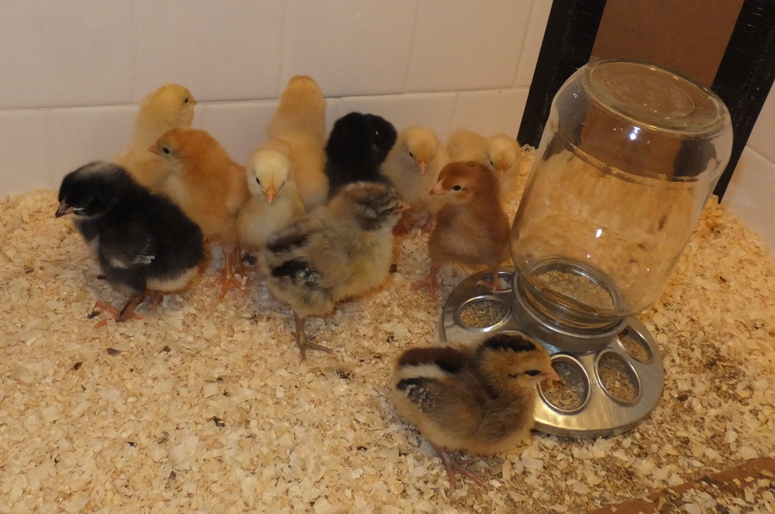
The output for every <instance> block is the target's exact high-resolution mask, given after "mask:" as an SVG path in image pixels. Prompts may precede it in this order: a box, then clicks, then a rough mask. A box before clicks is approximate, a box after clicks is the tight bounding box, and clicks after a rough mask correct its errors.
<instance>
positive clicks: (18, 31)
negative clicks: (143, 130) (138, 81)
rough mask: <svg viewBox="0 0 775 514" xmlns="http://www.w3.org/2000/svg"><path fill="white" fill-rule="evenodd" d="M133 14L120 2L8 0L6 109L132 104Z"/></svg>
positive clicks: (0, 50)
mask: <svg viewBox="0 0 775 514" xmlns="http://www.w3.org/2000/svg"><path fill="white" fill-rule="evenodd" d="M131 17H132V4H131V3H130V2H124V1H122V0H105V1H100V2H92V1H90V0H68V1H67V2H50V1H47V0H30V1H23V2H3V4H2V16H0V70H1V71H0V77H2V80H3V85H2V91H0V108H19V107H59V106H68V105H104V104H115V103H126V102H128V101H129V100H130V99H131V89H132V26H131V23H130V20H131Z"/></svg>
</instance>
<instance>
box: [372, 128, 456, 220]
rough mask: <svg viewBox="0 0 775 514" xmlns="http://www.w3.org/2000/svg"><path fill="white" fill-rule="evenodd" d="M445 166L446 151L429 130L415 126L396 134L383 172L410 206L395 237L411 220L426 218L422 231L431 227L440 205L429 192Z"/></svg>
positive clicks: (441, 203)
mask: <svg viewBox="0 0 775 514" xmlns="http://www.w3.org/2000/svg"><path fill="white" fill-rule="evenodd" d="M448 162H449V156H448V155H447V150H446V149H445V148H444V146H443V145H442V144H441V141H439V138H438V137H436V134H434V132H433V131H432V130H431V129H429V128H427V127H420V126H414V127H409V128H408V129H406V130H404V131H402V132H401V133H400V134H398V140H397V141H396V144H395V145H394V146H393V149H392V150H390V153H388V156H387V159H385V162H384V164H383V165H382V172H383V173H384V174H385V176H387V178H388V179H390V182H392V183H393V185H394V186H395V188H396V190H397V191H398V194H400V195H401V198H403V199H404V200H405V201H406V202H408V203H409V205H410V206H411V210H410V211H409V212H407V215H406V216H404V218H403V219H402V223H400V224H399V226H398V227H397V229H398V230H397V232H398V233H404V232H406V231H407V230H408V228H411V225H412V224H413V221H414V220H416V219H419V218H422V217H423V216H425V217H426V220H425V224H424V225H423V227H422V228H423V231H425V230H427V229H428V228H429V227H430V226H431V224H432V221H433V215H434V214H435V213H436V212H437V211H438V210H439V209H440V208H441V206H442V205H443V202H442V201H441V199H440V198H439V197H438V196H431V195H429V194H428V191H430V190H431V189H432V188H433V186H434V185H436V181H437V180H438V177H439V172H440V171H441V169H442V168H443V167H444V166H446V165H447V163H448Z"/></svg>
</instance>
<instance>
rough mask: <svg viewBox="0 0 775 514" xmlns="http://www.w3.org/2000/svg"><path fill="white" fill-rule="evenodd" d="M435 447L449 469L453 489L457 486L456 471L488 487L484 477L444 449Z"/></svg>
mask: <svg viewBox="0 0 775 514" xmlns="http://www.w3.org/2000/svg"><path fill="white" fill-rule="evenodd" d="M434 449H435V450H436V453H437V454H438V456H439V458H440V459H441V463H442V464H444V469H446V470H447V475H448V476H449V486H450V487H451V488H452V489H454V488H456V487H457V478H456V477H455V474H456V473H460V474H461V475H464V476H466V477H468V478H470V479H471V480H473V481H474V482H475V483H476V485H478V486H480V487H487V482H485V481H484V479H482V477H480V476H479V475H477V474H476V473H474V472H473V471H471V470H470V469H468V468H466V467H465V466H463V465H462V464H460V463H459V462H458V461H456V460H455V459H454V458H453V457H450V455H449V454H448V453H447V452H445V451H444V450H441V449H440V448H436V447H435V446H434Z"/></svg>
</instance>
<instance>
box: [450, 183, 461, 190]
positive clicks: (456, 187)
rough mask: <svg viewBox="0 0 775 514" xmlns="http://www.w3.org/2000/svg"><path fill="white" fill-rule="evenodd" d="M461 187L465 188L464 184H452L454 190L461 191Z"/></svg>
mask: <svg viewBox="0 0 775 514" xmlns="http://www.w3.org/2000/svg"><path fill="white" fill-rule="evenodd" d="M461 189H463V187H462V186H460V185H459V184H458V185H454V186H452V190H453V191H460V190H461Z"/></svg>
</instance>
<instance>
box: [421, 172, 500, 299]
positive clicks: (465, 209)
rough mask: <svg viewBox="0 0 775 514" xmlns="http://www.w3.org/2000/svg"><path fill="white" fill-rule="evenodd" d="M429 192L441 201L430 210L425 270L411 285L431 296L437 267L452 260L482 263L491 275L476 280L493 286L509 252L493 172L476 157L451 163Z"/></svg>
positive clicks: (497, 282) (498, 281) (495, 285)
mask: <svg viewBox="0 0 775 514" xmlns="http://www.w3.org/2000/svg"><path fill="white" fill-rule="evenodd" d="M430 194H431V195H441V196H442V197H443V198H444V199H445V200H446V203H445V204H444V206H443V207H442V208H441V209H440V210H439V212H438V214H437V215H436V227H435V228H434V229H433V232H432V233H431V237H430V240H429V242H428V249H429V252H430V258H431V268H430V271H429V272H428V276H427V277H426V278H425V280H423V281H421V282H419V283H418V284H416V286H415V287H416V288H426V289H428V290H429V291H430V292H431V294H432V295H434V296H435V295H436V292H437V289H438V283H437V282H436V271H437V270H438V268H439V266H440V265H442V264H444V263H447V262H457V263H459V264H464V265H467V266H480V265H482V264H483V265H485V266H487V268H488V269H489V270H490V271H491V272H492V280H491V281H490V282H480V285H482V286H485V287H490V288H492V290H493V291H497V290H499V289H500V288H501V284H500V280H499V278H498V267H499V266H500V264H501V263H502V262H503V261H505V260H506V259H508V257H509V252H508V243H509V221H508V219H507V218H506V214H505V213H504V212H503V207H502V206H501V203H500V201H499V199H498V182H497V181H496V179H495V176H494V175H493V173H492V172H491V171H490V170H489V169H488V168H487V167H486V166H483V165H482V164H479V163H477V162H473V161H469V162H453V163H450V164H448V165H446V166H445V167H444V169H442V170H441V173H440V174H439V182H438V183H437V184H436V186H435V187H434V188H433V189H431V192H430Z"/></svg>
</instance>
